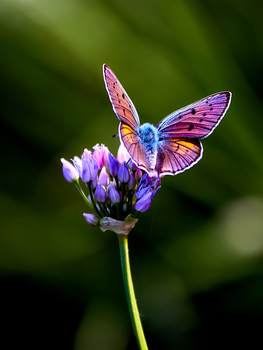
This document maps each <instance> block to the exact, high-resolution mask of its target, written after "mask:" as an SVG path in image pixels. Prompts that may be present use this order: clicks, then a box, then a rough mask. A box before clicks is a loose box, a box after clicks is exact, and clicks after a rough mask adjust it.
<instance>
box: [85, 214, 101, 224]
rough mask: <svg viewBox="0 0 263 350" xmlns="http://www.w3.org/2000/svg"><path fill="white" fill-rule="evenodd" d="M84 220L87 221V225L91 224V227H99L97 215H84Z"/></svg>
mask: <svg viewBox="0 0 263 350" xmlns="http://www.w3.org/2000/svg"><path fill="white" fill-rule="evenodd" d="M83 216H84V218H85V219H86V221H87V223H88V224H90V225H91V226H97V225H98V222H99V219H98V218H97V216H96V215H95V214H86V213H84V214H83Z"/></svg>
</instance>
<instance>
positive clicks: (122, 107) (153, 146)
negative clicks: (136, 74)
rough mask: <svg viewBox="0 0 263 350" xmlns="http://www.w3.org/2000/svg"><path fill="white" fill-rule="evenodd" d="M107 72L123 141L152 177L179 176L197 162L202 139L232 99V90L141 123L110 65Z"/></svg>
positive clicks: (139, 164)
mask: <svg viewBox="0 0 263 350" xmlns="http://www.w3.org/2000/svg"><path fill="white" fill-rule="evenodd" d="M103 74H104V80H105V85H106V89H107V91H108V94H109V98H110V101H111V103H112V106H113V110H114V112H115V113H116V115H117V117H118V119H119V120H120V125H119V136H120V140H121V142H122V143H123V145H124V147H125V148H126V149H127V151H128V153H129V154H130V156H131V158H132V160H133V161H134V162H135V163H136V164H137V166H138V167H140V168H142V169H144V170H145V171H147V172H148V173H149V175H150V176H164V175H175V174H178V173H180V172H182V171H184V170H186V169H188V168H190V167H191V166H193V165H194V164H196V163H197V162H198V161H199V160H200V159H201V157H202V152H203V148H202V144H201V142H200V139H203V138H205V137H207V136H208V135H210V134H211V133H212V132H213V130H214V129H215V127H216V126H217V125H218V123H219V122H220V121H221V119H222V118H223V116H224V115H225V113H226V111H227V109H228V107H229V104H230V101H231V93H230V92H228V91H226V92H219V93H216V94H213V95H210V96H207V97H205V98H203V99H202V100H199V101H197V102H194V103H192V104H191V105H189V106H186V107H184V108H181V109H179V110H177V111H175V112H173V113H171V114H170V115H168V116H167V117H165V118H164V119H163V120H161V121H160V123H158V124H157V125H156V126H154V125H152V124H149V123H145V124H142V125H141V124H140V119H139V116H138V113H137V111H136V109H135V107H134V105H133V103H132V101H131V99H130V98H129V96H128V94H127V93H126V91H125V90H124V88H123V87H122V85H121V84H120V82H119V81H118V79H117V78H116V76H115V75H114V73H113V72H112V71H111V70H110V68H108V67H107V66H106V65H104V66H103Z"/></svg>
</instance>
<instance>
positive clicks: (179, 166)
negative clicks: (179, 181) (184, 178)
mask: <svg viewBox="0 0 263 350" xmlns="http://www.w3.org/2000/svg"><path fill="white" fill-rule="evenodd" d="M202 152H203V150H202V145H201V142H200V141H199V140H197V139H193V140H188V139H183V138H182V139H179V138H176V139H172V138H171V139H167V140H165V141H163V142H162V143H160V145H159V148H158V154H157V162H156V167H155V169H156V171H157V172H158V174H159V175H175V174H177V173H180V172H182V171H184V170H186V169H188V168H190V167H191V166H193V165H194V164H195V163H196V162H198V160H199V159H200V158H201V157H202Z"/></svg>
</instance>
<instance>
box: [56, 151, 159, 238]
mask: <svg viewBox="0 0 263 350" xmlns="http://www.w3.org/2000/svg"><path fill="white" fill-rule="evenodd" d="M93 148H94V151H93V153H92V152H91V151H89V150H87V149H85V150H84V152H83V154H82V156H81V159H80V158H79V157H76V156H75V157H74V158H73V160H72V163H73V164H72V163H70V162H68V161H67V160H65V159H64V158H62V159H61V162H62V164H63V175H64V177H65V179H66V180H67V181H69V182H75V185H76V186H77V188H78V190H79V192H80V194H81V195H82V197H83V198H84V200H85V202H86V204H87V205H88V206H89V208H90V210H91V213H92V214H91V213H85V214H83V215H84V218H85V219H86V221H87V222H88V223H89V224H90V225H92V226H96V225H100V227H101V228H102V229H103V227H104V226H103V222H104V221H102V220H103V219H108V221H109V222H111V223H112V225H113V226H114V227H115V226H116V227H119V226H120V227H122V226H123V225H124V224H123V223H124V222H126V219H127V218H130V219H132V224H133V225H134V223H135V222H137V220H138V219H137V217H138V215H139V212H145V211H147V210H148V209H149V208H150V205H151V201H152V199H153V198H154V196H155V194H156V192H157V191H158V190H159V188H160V179H159V178H151V177H150V176H149V175H148V174H147V173H145V171H142V170H141V169H139V168H137V166H136V165H135V164H134V163H133V161H132V159H131V157H130V156H129V155H128V153H127V151H126V149H125V147H124V146H121V147H120V148H119V152H118V159H119V160H120V162H121V164H120V162H119V160H117V159H116V158H115V157H114V156H113V155H112V154H111V153H110V152H109V150H108V148H107V147H105V146H104V145H96V146H94V147H93ZM128 157H129V158H128ZM143 174H144V175H143ZM79 177H80V178H81V180H82V181H83V183H84V184H85V185H86V186H85V187H84V188H82V185H81V181H78V179H79ZM135 189H137V190H136V192H135ZM116 204H118V205H116ZM95 214H96V215H95ZM127 220H128V219H127ZM134 220H135V221H134ZM106 221H107V220H106ZM117 223H118V224H117ZM113 226H112V227H113ZM114 231H116V230H115V229H114ZM117 233H118V232H117Z"/></svg>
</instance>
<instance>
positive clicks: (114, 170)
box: [108, 152, 120, 177]
mask: <svg viewBox="0 0 263 350" xmlns="http://www.w3.org/2000/svg"><path fill="white" fill-rule="evenodd" d="M108 160H109V173H110V174H111V176H113V177H115V176H116V175H117V174H118V170H119V166H120V163H119V162H118V160H117V159H116V158H115V157H113V155H112V154H111V153H110V152H109V153H108Z"/></svg>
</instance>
